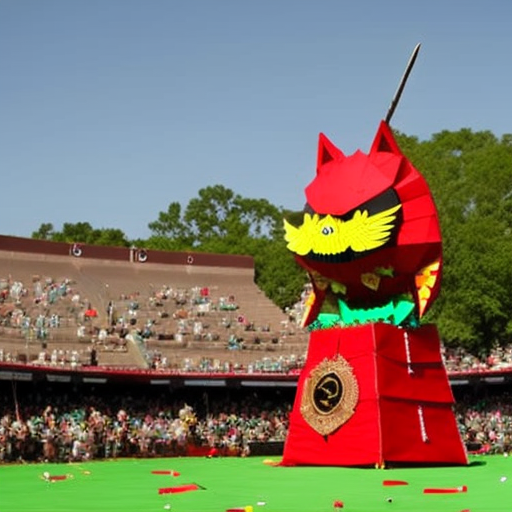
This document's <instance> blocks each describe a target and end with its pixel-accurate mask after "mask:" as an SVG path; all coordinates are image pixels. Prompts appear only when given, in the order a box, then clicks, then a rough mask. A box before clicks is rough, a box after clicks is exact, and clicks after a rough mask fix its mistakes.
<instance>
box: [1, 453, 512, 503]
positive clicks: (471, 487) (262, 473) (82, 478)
mask: <svg viewBox="0 0 512 512" xmlns="http://www.w3.org/2000/svg"><path fill="white" fill-rule="evenodd" d="M271 460H274V461H276V462H277V461H278V460H279V458H272V459H271ZM268 462H269V459H268V458H263V457H249V458H245V459H244V458H218V459H207V458H167V459H122V460H117V461H107V462H89V463H80V464H78V463H77V464H43V463H41V464H22V465H2V466H0V512H36V511H37V512H91V511H101V512H150V511H155V512H157V511H165V510H171V511H172V512H224V511H226V510H228V509H237V508H240V509H243V508H244V507H247V510H250V507H252V509H253V511H254V512H322V511H331V512H332V511H334V510H336V511H337V512H340V511H341V510H343V512H345V511H347V512H352V511H353V512H356V511H357V512H363V511H368V512H378V511H381V510H384V511H390V512H391V511H392V512H399V511H400V512H406V511H407V512H411V511H415V510H418V511H433V512H434V511H435V512H461V511H464V510H467V511H470V512H511V511H512V457H504V456H502V455H499V456H498V455H495V456H472V457H471V464H470V465H469V466H468V467H440V468H413V469H386V470H382V469H352V468H350V469H349V468H336V467H318V468H317V467H279V466H277V467H276V466H273V465H270V464H268ZM168 470H172V471H175V472H179V475H177V476H172V475H169V474H154V473H153V472H154V471H168ZM45 472H47V473H49V474H50V477H61V478H63V477H66V478H65V479H61V480H56V481H51V479H45V478H44V477H43V475H44V473H45ZM385 480H401V481H406V482H407V483H408V485H400V486H386V485H383V482H384V481H385ZM187 484H197V485H198V486H200V488H199V489H197V490H191V491H186V492H179V493H168V494H160V493H159V489H161V488H169V487H178V486H185V485H187ZM463 486H467V492H454V493H445V494H437V493H436V494H425V493H424V492H423V491H424V489H425V488H443V489H446V488H450V489H457V488H459V487H463ZM336 500H338V501H341V502H343V508H336V509H335V508H334V502H335V501H336Z"/></svg>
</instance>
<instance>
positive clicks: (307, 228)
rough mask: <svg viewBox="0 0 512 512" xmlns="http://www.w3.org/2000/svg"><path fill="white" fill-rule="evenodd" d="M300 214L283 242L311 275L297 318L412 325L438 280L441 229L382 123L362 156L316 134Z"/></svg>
mask: <svg viewBox="0 0 512 512" xmlns="http://www.w3.org/2000/svg"><path fill="white" fill-rule="evenodd" d="M305 192H306V200H307V203H306V206H305V208H304V211H303V212H300V213H298V214H294V215H290V217H289V218H288V220H285V221H284V224H285V240H286V242H287V243H288V245H287V247H288V249H289V250H290V251H292V252H293V253H294V254H295V258H296V260H297V261H298V263H299V264H300V265H301V266H302V267H304V268H305V269H306V270H307V271H308V273H309V276H310V278H311V282H312V285H313V293H312V294H311V296H310V297H309V300H308V301H307V304H306V312H305V315H304V318H303V325H304V326H308V328H309V329H317V328H329V327H334V326H350V325H357V324H365V323H372V322H387V323H391V324H394V325H405V326H415V325H418V323H419V321H420V319H421V317H422V316H423V315H424V314H425V313H426V311H427V310H428V308H429V307H430V306H431V304H432V303H433V301H434V299H435V298H436V296H437V294H438V292H439V287H440V281H441V279H440V278H441V266H442V245H441V232H440V228H439V222H438V217H437V212H436V208H435V204H434V201H433V199H432V196H431V193H430V190H429V188H428V185H427V183H426V181H425V179H424V178H423V177H422V175H421V174H420V173H419V172H418V171H417V170H416V169H415V168H414V167H413V165H412V164H411V163H410V162H409V161H408V160H407V158H406V157H405V156H404V155H403V154H402V152H401V151H400V148H399V147H398V145H397V143H396V141H395V139H394V137H393V134H392V132H391V129H390V128H389V126H388V125H387V124H386V123H385V122H381V124H380V126H379V129H378V132H377V135H376V137H375V140H374V142H373V144H372V147H371V150H370V152H369V153H368V154H364V153H362V152H361V151H356V153H354V154H353V155H350V156H346V155H344V154H343V152H342V151H340V150H339V149H338V148H336V147H335V146H334V145H333V144H332V143H331V142H330V141H329V140H328V139H327V137H325V135H323V134H320V140H319V145H318V160H317V172H316V177H315V179H314V180H313V181H312V182H311V183H310V184H309V185H308V186H307V187H306V190H305Z"/></svg>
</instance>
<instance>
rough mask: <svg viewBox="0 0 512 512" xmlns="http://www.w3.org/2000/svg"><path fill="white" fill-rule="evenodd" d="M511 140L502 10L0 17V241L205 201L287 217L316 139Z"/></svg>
mask: <svg viewBox="0 0 512 512" xmlns="http://www.w3.org/2000/svg"><path fill="white" fill-rule="evenodd" d="M416 43H421V44H422V47H421V50H420V53H419V56H418V59H417V61H416V65H415V67H414V69H413V71H412V73H411V76H410V79H409V81H408V83H407V86H406V89H405V91H404V94H403V96H402V99H401V102H400V104H399V106H398V108H397V110H396V113H395V115H394V117H393V119H392V122H391V125H392V126H393V128H396V129H398V130H400V131H401V132H403V133H406V134H407V135H414V136H418V137H419V138H420V139H422V140H424V139H429V138H430V137H431V136H432V134H434V133H438V132H440V131H442V130H458V129H460V128H471V129H472V130H474V131H480V130H490V131H491V132H493V133H494V134H495V135H496V136H498V137H500V136H501V135H503V134H504V133H512V122H511V119H512V2H510V0H500V1H496V0H486V1H485V2H483V1H476V2H468V1H467V0H464V1H461V0H428V1H422V2H414V1H411V0H403V1H393V0H388V1H378V0H374V1H368V0H358V1H354V2H349V1H343V0H336V1H334V0H332V1H328V0H325V1H313V0H310V1H305V0H258V1H256V0H251V1H249V0H247V1H243V0H230V1H228V0H188V1H184V0H1V1H0V166H1V173H2V184H1V188H0V191H1V196H2V210H1V215H0V234H4V235H15V236H23V237H25V236H30V235H31V233H32V232H33V231H35V230H37V229H38V227H39V226H40V225H41V223H43V222H51V223H52V224H53V225H54V227H55V228H56V229H57V230H60V229H61V228H62V224H63V223H64V222H72V223H75V222H82V221H83V222H89V223H91V225H92V226H93V227H95V228H119V229H122V230H123V231H124V232H125V233H126V235H127V236H128V238H130V239H135V238H139V237H140V238H146V237H148V236H149V230H148V228H147V225H148V223H149V222H151V221H153V220H156V219H157V217H158V213H159V212H160V211H164V210H167V207H168V205H169V204H170V203H171V202H179V203H181V204H182V206H183V207H185V206H186V205H187V203H188V201H189V200H190V199H191V198H193V197H197V193H198V191H199V190H200V189H201V188H203V187H206V186H209V185H217V184H220V185H223V186H225V187H227V188H230V189H231V190H233V191H234V192H235V193H238V194H240V195H242V196H243V197H251V198H265V199H267V200H269V201H270V202H271V203H273V204H275V205H276V206H283V207H286V208H291V209H300V208H302V206H303V203H304V188H305V187H306V186H307V184H308V183H309V182H310V181H311V180H312V179H313V177H314V172H315V171H314V166H315V159H316V150H317V140H318V133H319V132H324V133H325V134H326V135H327V136H328V137H329V138H330V139H331V140H332V141H333V142H334V143H335V144H336V145H337V146H338V147H340V148H341V149H342V150H343V151H344V152H345V153H348V154H350V153H353V152H354V151H355V150H356V149H361V150H363V151H365V152H366V151H368V149H369V147H370V145H371V142H372V140H373V136H374V133H375V131H376V128H377V126H378V123H379V122H380V120H381V119H382V118H384V117H385V115H386V112H387V109H388V107H389V104H390V102H391V99H392V97H393V94H394V92H395V90H396V88H397V85H398V82H399V80H400V78H401V76H402V74H403V71H404V68H405V65H406V63H407V61H408V59H409V56H410V54H411V52H412V50H413V48H414V46H415V45H416Z"/></svg>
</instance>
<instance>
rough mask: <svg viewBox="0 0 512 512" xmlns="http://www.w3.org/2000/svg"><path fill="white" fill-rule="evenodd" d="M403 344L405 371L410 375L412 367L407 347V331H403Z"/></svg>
mask: <svg viewBox="0 0 512 512" xmlns="http://www.w3.org/2000/svg"><path fill="white" fill-rule="evenodd" d="M404 344H405V357H406V360H407V373H408V374H409V375H412V374H413V373H414V370H413V369H412V361H411V351H410V349H409V334H407V331H404Z"/></svg>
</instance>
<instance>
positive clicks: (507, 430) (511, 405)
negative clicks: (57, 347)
mask: <svg viewBox="0 0 512 512" xmlns="http://www.w3.org/2000/svg"><path fill="white" fill-rule="evenodd" d="M292 402H293V395H291V394H286V395H284V394H283V395H281V394H280V392H277V393H276V392H274V396H271V397H269V396H265V397H263V396H260V395H259V394H258V393H257V392H253V393H245V394H243V395H239V396H236V397H227V398H222V397H220V396H211V395H210V392H204V393H203V394H202V395H196V396H195V397H192V396H189V397H188V400H184V399H182V398H180V399H177V398H171V399H169V398H162V397H159V398H151V397H148V396H138V397H131V396H130V395H129V394H128V395H123V394H122V393H121V394H120V395H117V396H106V395H105V396H98V395H97V394H93V395H84V396H80V397H77V395H75V396H74V397H70V396H67V395H66V394H63V395H59V394H56V395H54V396H52V397H50V396H48V395H46V396H44V397H43V396H41V395H39V394H35V393H32V394H30V393H28V394H24V397H23V401H22V402H21V403H19V404H18V403H13V400H12V397H9V395H8V394H7V393H4V395H3V397H2V399H1V400H0V462H19V461H45V460H46V461H54V462H56V461H70V462H77V461H86V460H92V459H103V458H117V457H160V456H186V455H203V456H212V455H229V456H242V457H243V456H248V455H250V454H251V453H252V447H253V446H255V445H256V444H258V445H259V446H261V444H270V443H273V444H274V445H276V444H279V443H281V449H282V443H283V442H284V440H285V439H286V435H287V432H288V422H289V414H290V411H291V408H292ZM455 414H456V418H457V422H458V425H459V430H460V433H461V437H462V439H463V441H464V443H465V444H466V446H467V447H468V449H469V450H470V451H476V452H479V453H504V454H508V453H510V454H511V455H512V396H511V395H510V394H507V393H502V394H501V395H500V394H497V395H495V396H489V397H486V398H480V399H474V398H471V397H465V398H463V399H460V400H458V401H457V404H456V406H455Z"/></svg>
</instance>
